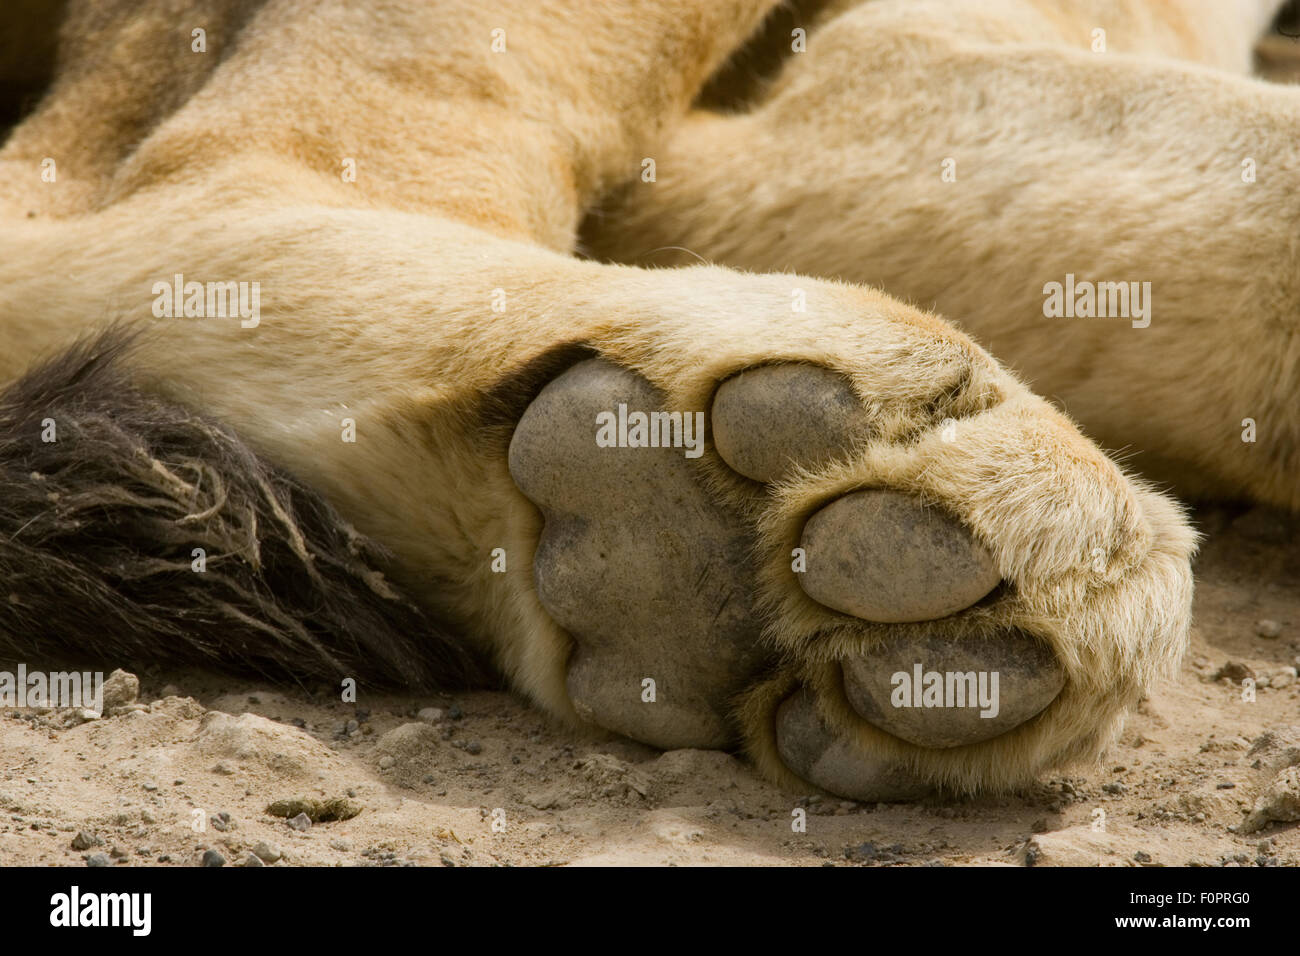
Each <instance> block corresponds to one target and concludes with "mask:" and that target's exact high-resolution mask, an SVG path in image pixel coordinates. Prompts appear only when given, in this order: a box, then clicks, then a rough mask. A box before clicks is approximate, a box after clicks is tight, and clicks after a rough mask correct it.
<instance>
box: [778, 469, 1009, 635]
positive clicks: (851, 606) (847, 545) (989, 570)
mask: <svg viewBox="0 0 1300 956" xmlns="http://www.w3.org/2000/svg"><path fill="white" fill-rule="evenodd" d="M801 545H802V547H803V548H804V551H805V552H806V554H807V559H808V570H807V571H805V572H804V573H802V574H800V575H799V583H800V584H801V585H802V586H803V589H804V592H805V593H806V594H807V595H808V596H809V597H810V598H812V599H813V600H814V601H817V602H818V603H820V604H824V605H826V606H827V607H829V608H833V609H835V610H836V611H842V612H843V613H845V614H852V615H854V616H856V617H860V618H864V619H866V620H868V621H879V622H883V623H901V622H905V621H932V620H935V619H936V618H941V617H947V616H948V615H949V614H953V613H955V612H957V611H960V610H962V609H963V608H966V607H969V606H970V605H972V604H974V603H975V602H977V601H978V600H979V599H980V598H982V597H984V596H985V595H986V594H988V593H989V592H990V591H992V590H993V588H995V587H996V586H997V584H998V581H999V576H998V571H997V568H995V567H994V566H993V558H992V556H991V555H990V554H989V553H988V551H987V550H985V548H984V547H983V546H981V545H980V544H979V543H978V542H976V541H975V540H974V539H973V538H972V537H971V536H970V534H969V533H968V532H967V531H966V529H965V528H963V527H962V526H961V524H960V523H959V522H958V521H957V520H956V519H955V518H952V517H950V516H949V515H947V514H945V513H944V512H942V511H939V510H937V509H934V508H927V507H925V506H923V505H922V504H921V503H920V502H918V501H916V500H915V499H914V498H911V497H909V496H908V495H904V494H900V493H899V492H896V491H885V490H880V489H870V490H867V491H857V492H854V493H853V494H849V495H845V496H844V497H842V498H838V499H836V500H835V501H833V502H831V503H830V504H828V505H826V507H824V508H822V509H821V510H820V511H818V512H817V513H816V514H814V515H813V516H812V517H811V518H809V519H808V523H807V524H806V525H804V530H803V539H802V541H801Z"/></svg>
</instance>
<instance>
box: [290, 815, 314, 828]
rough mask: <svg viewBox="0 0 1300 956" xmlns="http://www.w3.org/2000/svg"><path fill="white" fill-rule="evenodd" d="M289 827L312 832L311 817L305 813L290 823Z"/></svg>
mask: <svg viewBox="0 0 1300 956" xmlns="http://www.w3.org/2000/svg"><path fill="white" fill-rule="evenodd" d="M289 826H290V827H292V828H293V829H295V830H310V829H311V817H309V816H307V814H305V813H300V814H298V815H297V816H296V817H294V818H293V819H292V820H290V821H289Z"/></svg>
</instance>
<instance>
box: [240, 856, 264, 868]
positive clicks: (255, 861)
mask: <svg viewBox="0 0 1300 956" xmlns="http://www.w3.org/2000/svg"><path fill="white" fill-rule="evenodd" d="M244 866H266V864H265V863H263V862H262V861H261V859H260V858H259V857H258V855H257V854H256V853H250V854H248V859H246V860H245V861H244Z"/></svg>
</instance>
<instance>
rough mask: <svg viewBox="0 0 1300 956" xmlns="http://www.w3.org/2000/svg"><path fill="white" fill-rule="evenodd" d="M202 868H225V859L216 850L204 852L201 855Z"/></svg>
mask: <svg viewBox="0 0 1300 956" xmlns="http://www.w3.org/2000/svg"><path fill="white" fill-rule="evenodd" d="M202 865H203V866H225V865H226V858H225V857H224V856H222V855H221V854H220V853H218V852H217V851H216V850H205V851H204V853H203V860H202Z"/></svg>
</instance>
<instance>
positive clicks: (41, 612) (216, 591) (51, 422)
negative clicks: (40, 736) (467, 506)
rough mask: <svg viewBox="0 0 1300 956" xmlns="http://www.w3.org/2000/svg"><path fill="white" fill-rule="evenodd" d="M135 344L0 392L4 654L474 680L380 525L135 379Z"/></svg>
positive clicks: (46, 369) (300, 676) (82, 349)
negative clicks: (390, 567) (336, 504)
mask: <svg viewBox="0 0 1300 956" xmlns="http://www.w3.org/2000/svg"><path fill="white" fill-rule="evenodd" d="M129 348H130V340H129V337H128V336H126V335H124V334H122V333H121V332H120V331H117V330H110V331H109V332H108V333H104V334H101V335H98V336H96V337H94V338H90V339H87V340H85V341H83V342H82V343H80V344H78V345H77V346H75V347H73V348H71V349H69V350H68V351H65V352H63V353H62V354H60V355H58V356H57V357H55V358H54V359H52V360H50V361H48V362H46V363H45V364H43V365H40V366H38V367H35V368H33V369H32V370H31V371H29V372H28V373H27V374H26V375H25V376H24V377H23V378H21V379H20V380H18V381H17V382H16V383H14V384H13V385H11V386H9V387H8V388H6V389H5V390H4V391H3V392H0V655H3V656H4V657H7V658H8V659H11V660H25V661H28V662H30V661H33V660H35V661H48V660H69V659H76V660H81V661H87V660H96V661H103V662H104V663H105V664H106V665H110V666H119V665H120V666H127V665H131V664H136V665H143V664H147V663H161V664H174V665H206V666H215V667H219V668H222V669H239V670H250V669H251V670H255V671H257V672H259V673H261V674H263V675H265V676H267V677H270V678H272V679H276V680H280V681H283V680H285V679H288V680H291V681H295V682H302V681H303V680H305V679H306V678H325V679H340V678H342V677H346V676H351V677H355V678H357V679H358V680H363V679H364V680H368V681H370V682H374V683H380V684H385V685H388V686H402V687H406V688H410V689H415V690H422V689H430V688H433V687H436V686H437V687H448V686H464V685H465V684H468V683H471V682H476V680H477V679H478V678H479V677H480V676H481V672H480V670H479V665H478V663H477V662H476V661H475V660H474V659H472V658H471V656H470V655H469V654H468V653H467V652H466V651H465V650H464V649H462V647H461V646H460V645H458V644H457V643H456V641H455V639H454V636H453V635H451V634H450V633H449V632H448V631H447V630H446V629H444V628H442V627H440V626H439V625H438V624H437V623H435V622H434V621H432V620H431V619H430V617H429V616H428V615H426V614H425V613H424V612H422V611H421V610H420V609H419V608H418V607H416V605H415V604H413V603H412V602H411V601H409V600H407V599H406V598H405V597H403V596H402V595H400V594H399V593H397V591H396V590H395V589H394V588H393V586H392V585H391V584H390V583H389V582H388V581H387V580H386V579H385V577H384V575H383V572H382V567H383V564H384V561H385V559H386V555H385V553H384V551H383V550H382V549H381V548H380V547H379V546H378V545H377V544H376V543H375V542H373V541H370V540H368V539H366V538H364V537H362V536H361V535H360V534H358V533H357V532H356V531H355V530H353V528H352V527H351V526H349V525H348V524H347V523H346V522H345V521H344V520H343V519H342V518H341V517H340V516H339V515H338V514H337V513H336V512H335V511H334V509H333V508H331V507H330V505H329V504H327V503H326V502H325V501H324V500H323V499H322V498H321V497H320V495H319V494H317V493H316V492H314V491H313V490H311V489H310V488H307V487H305V486H304V485H303V484H301V483H300V482H298V481H296V480H295V479H294V478H293V477H292V476H291V475H288V474H286V473H284V472H283V471H280V470H279V469H277V468H275V467H273V466H271V465H270V464H268V463H267V462H266V461H264V460H263V459H262V458H260V457H259V456H258V455H257V454H256V453H255V452H253V451H252V450H251V449H250V448H249V447H248V446H247V445H246V444H244V443H243V442H242V441H241V440H240V439H239V438H238V437H237V436H236V435H235V434H234V433H233V432H232V431H230V430H229V429H228V428H226V427H224V426H222V425H219V424H217V423H215V422H212V421H209V420H207V419H205V418H203V417H202V416H200V415H196V414H194V413H193V412H190V411H188V410H187V409H185V408H183V407H181V406H180V405H177V404H173V403H171V402H168V401H166V400H163V399H160V398H158V397H155V396H153V395H150V394H147V393H146V392H144V391H141V390H140V389H138V388H136V387H135V386H133V385H132V384H131V381H130V379H129V377H128V375H127V374H126V372H125V370H124V369H123V368H122V363H121V359H122V357H123V355H124V354H125V353H126V352H127V351H128V350H129ZM50 439H53V440H50ZM195 549H202V555H198V554H197V553H196V550H195ZM198 557H202V558H203V560H204V561H205V562H206V569H205V570H202V571H199V570H195V568H196V566H198V567H201V566H202V565H201V564H199V565H196V560H197V558H198Z"/></svg>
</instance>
